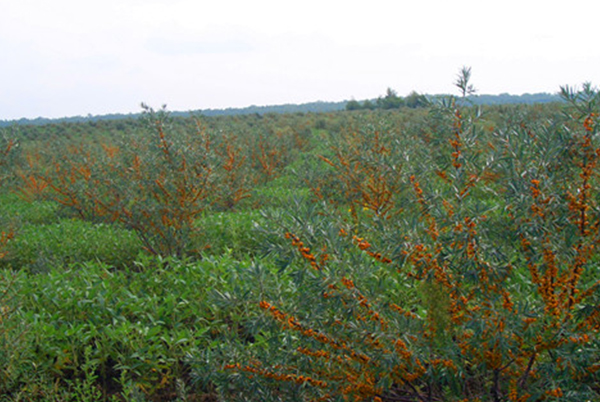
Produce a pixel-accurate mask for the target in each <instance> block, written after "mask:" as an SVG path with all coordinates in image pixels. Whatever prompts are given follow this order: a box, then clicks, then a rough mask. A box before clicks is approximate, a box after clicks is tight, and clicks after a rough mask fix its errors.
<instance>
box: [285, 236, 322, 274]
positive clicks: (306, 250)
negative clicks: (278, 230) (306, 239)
mask: <svg viewBox="0 0 600 402" xmlns="http://www.w3.org/2000/svg"><path fill="white" fill-rule="evenodd" d="M285 238H286V239H291V240H292V246H294V247H296V248H297V249H298V251H300V254H301V255H302V257H303V258H304V259H306V260H308V262H309V263H310V266H311V267H313V268H314V269H316V270H317V271H320V270H321V266H320V265H319V263H318V262H317V257H315V255H314V254H312V253H311V252H310V247H307V246H305V245H304V243H303V242H302V241H300V238H299V237H298V236H296V235H294V234H292V233H290V232H286V233H285ZM327 259H328V256H327V254H324V256H322V257H321V261H322V262H325V261H327Z"/></svg>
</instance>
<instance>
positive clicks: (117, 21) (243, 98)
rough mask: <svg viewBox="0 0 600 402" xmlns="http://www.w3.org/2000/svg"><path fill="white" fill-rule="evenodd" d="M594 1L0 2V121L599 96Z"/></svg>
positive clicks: (598, 4) (597, 5)
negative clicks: (447, 98)
mask: <svg viewBox="0 0 600 402" xmlns="http://www.w3.org/2000/svg"><path fill="white" fill-rule="evenodd" d="M599 11H600V2H598V1H597V0H586V1H584V0H570V1H568V2H567V1H552V0H550V1H548V0H546V1H537V0H533V1H529V0H518V1H517V0H504V1H494V2H491V1H482V0H479V1H474V0H473V1H466V0H455V1H451V0H412V1H403V0H396V1H391V0H390V1H384V0H362V1H353V0H345V1H338V0H333V1H330V0H319V1H314V0H303V1H293V2H292V1H286V0H277V1H270V0H211V1H205V0H102V1H98V0H96V1H88V0H52V1H49V0H0V54H1V59H0V119H16V118H21V117H27V118H35V117H38V116H42V117H65V116H75V115H87V114H93V115H98V114H106V113H129V112H138V111H140V107H139V104H140V102H145V103H148V104H150V105H151V106H155V107H159V106H160V105H162V104H167V106H168V109H170V110H181V111H185V110H197V109H208V108H226V107H244V106H249V105H274V104H284V103H304V102H311V101H317V100H323V101H341V100H346V99H351V98H355V99H359V100H360V99H366V98H375V97H377V96H379V95H382V94H384V93H385V90H386V88H388V87H391V88H393V89H395V90H396V91H397V92H398V94H400V95H406V94H408V93H409V92H410V91H412V90H416V91H417V92H420V93H430V94H432V93H451V92H452V93H456V91H455V88H454V87H453V85H452V84H453V82H454V80H455V78H456V74H457V73H458V71H459V69H460V68H461V67H462V66H471V67H472V79H473V84H474V85H475V87H476V88H477V89H478V92H479V93H482V94H497V93H503V92H507V93H511V94H521V93H526V92H528V93H536V92H552V93H553V92H557V91H558V90H559V87H560V86H561V85H565V84H568V85H580V84H581V83H583V82H585V81H590V82H592V83H593V84H595V85H598V84H600V47H599V38H600V34H599V31H598V16H599V13H598V12H599Z"/></svg>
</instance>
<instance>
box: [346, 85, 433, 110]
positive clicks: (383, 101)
mask: <svg viewBox="0 0 600 402" xmlns="http://www.w3.org/2000/svg"><path fill="white" fill-rule="evenodd" d="M428 104H429V101H428V99H427V97H426V96H425V95H422V94H419V93H417V92H415V91H412V92H411V93H410V94H409V95H408V96H406V97H404V98H403V97H400V96H398V93H397V92H396V91H394V90H393V89H392V88H388V89H387V91H386V93H385V96H380V97H379V98H377V99H376V100H374V101H371V100H369V99H367V100H364V101H363V102H359V101H357V100H354V99H353V100H350V101H348V103H346V110H373V109H399V108H401V107H409V108H413V109H414V108H418V107H425V106H427V105H428Z"/></svg>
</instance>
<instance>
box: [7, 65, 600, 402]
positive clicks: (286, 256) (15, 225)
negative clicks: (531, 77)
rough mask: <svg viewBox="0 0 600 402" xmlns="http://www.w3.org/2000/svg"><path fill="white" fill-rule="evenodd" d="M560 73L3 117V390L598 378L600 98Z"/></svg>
mask: <svg viewBox="0 0 600 402" xmlns="http://www.w3.org/2000/svg"><path fill="white" fill-rule="evenodd" d="M465 72H466V71H463V75H462V76H461V77H460V78H461V79H462V81H461V79H459V81H458V85H459V87H460V88H461V90H462V92H463V95H465V94H466V93H467V92H468V89H469V86H468V75H464V73H465ZM563 97H564V98H565V100H567V101H568V102H567V104H566V105H543V106H542V105H534V106H493V107H484V108H478V107H474V106H470V105H469V104H468V103H467V102H465V101H464V99H462V98H448V99H444V100H441V101H440V102H438V103H436V104H432V105H430V107H429V108H427V109H420V110H398V111H360V112H340V113H333V114H294V115H291V114H290V115H266V116H258V115H253V116H240V117H227V118H204V117H197V118H190V119H175V118H171V117H170V116H169V115H168V113H167V112H166V111H164V110H159V111H154V110H152V109H150V108H146V109H145V113H144V117H143V118H142V119H140V120H139V121H119V122H113V123H111V122H97V123H82V124H62V125H59V126H42V127H16V128H14V129H10V130H7V131H6V132H5V133H4V137H5V138H6V142H5V145H4V147H3V148H2V149H4V150H5V151H4V152H3V153H2V162H3V165H2V169H3V174H2V178H3V191H2V194H1V195H0V201H1V204H0V222H1V223H2V228H3V232H2V237H1V238H0V246H1V250H2V257H3V258H2V259H1V260H0V265H1V267H2V270H1V271H0V272H1V276H2V280H1V285H0V286H1V289H0V291H1V293H0V308H1V314H2V315H1V321H0V393H1V394H2V398H3V400H7V401H8V400H10V401H18V400H23V401H25V400H27V401H29V400H44V401H46V400H55V401H86V400H87V401H94V400H107V401H121V400H128V401H129V400H139V401H143V400H147V401H166V400H179V401H233V400H240V401H243V400H247V401H319V400H320V401H389V402H391V401H509V400H510V401H542V400H561V401H586V400H590V401H593V400H598V399H599V398H600V388H599V387H598V383H599V380H600V378H599V377H598V372H599V371H600V354H599V353H598V347H599V346H600V345H598V330H599V329H600V307H599V297H600V293H599V291H598V287H599V285H600V281H599V280H598V278H599V276H598V260H599V258H598V256H597V255H596V249H597V247H598V242H599V241H600V234H599V233H598V230H599V228H600V215H599V211H598V200H599V198H598V197H599V194H598V191H597V190H598V176H597V169H598V166H597V165H598V158H600V144H598V138H597V134H598V131H599V126H598V113H599V112H600V110H599V104H598V101H599V100H600V98H599V95H598V93H597V92H596V91H595V90H594V89H593V88H591V87H590V86H584V88H583V89H582V90H580V91H575V90H572V89H568V88H565V89H563Z"/></svg>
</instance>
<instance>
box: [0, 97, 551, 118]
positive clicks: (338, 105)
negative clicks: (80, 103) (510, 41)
mask: <svg viewBox="0 0 600 402" xmlns="http://www.w3.org/2000/svg"><path fill="white" fill-rule="evenodd" d="M441 96H445V95H423V94H419V93H417V92H416V91H412V92H411V93H410V94H409V95H408V96H405V97H401V96H398V94H397V92H396V91H394V90H393V89H391V88H388V89H387V91H386V93H385V95H384V96H380V97H378V98H377V99H371V100H370V99H366V100H363V101H357V100H354V99H352V100H349V101H340V102H322V101H317V102H309V103H303V104H286V105H272V106H255V105H252V106H248V107H245V108H227V109H204V110H196V111H187V112H185V111H179V112H178V111H173V112H171V115H172V116H173V117H188V116H190V115H192V114H201V115H203V116H234V115H248V114H257V115H264V114H268V113H330V112H337V111H342V110H374V109H386V110H389V109H399V108H402V107H407V108H419V107H425V106H427V105H428V104H429V102H430V101H432V100H435V99H436V98H438V97H441ZM467 100H468V101H469V103H472V104H475V105H500V104H534V103H550V102H561V98H560V96H559V95H558V94H549V93H536V94H523V95H510V94H507V93H503V94H500V95H471V96H468V97H467ZM139 116H140V113H130V114H119V113H113V114H106V115H100V116H98V115H96V116H94V115H91V114H88V115H87V116H74V117H63V118H58V119H49V118H44V117H38V118H35V119H25V118H22V119H18V120H0V127H8V126H13V125H35V126H41V125H46V124H57V123H82V122H100V121H113V120H135V119H137V118H139Z"/></svg>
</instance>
